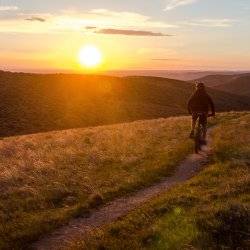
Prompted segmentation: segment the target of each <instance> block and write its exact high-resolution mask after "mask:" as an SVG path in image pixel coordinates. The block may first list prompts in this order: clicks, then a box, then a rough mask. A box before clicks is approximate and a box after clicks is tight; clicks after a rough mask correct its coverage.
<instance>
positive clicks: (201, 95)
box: [188, 82, 215, 144]
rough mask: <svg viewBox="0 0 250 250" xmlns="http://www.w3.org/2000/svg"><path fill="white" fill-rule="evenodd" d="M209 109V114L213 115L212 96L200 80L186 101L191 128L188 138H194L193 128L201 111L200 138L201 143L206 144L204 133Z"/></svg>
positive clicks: (205, 132)
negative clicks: (190, 117) (201, 139)
mask: <svg viewBox="0 0 250 250" xmlns="http://www.w3.org/2000/svg"><path fill="white" fill-rule="evenodd" d="M209 111H211V112H212V113H211V116H215V108H214V103H213V100H212V98H211V97H210V96H209V95H208V93H207V92H206V88H205V85H204V84H203V83H201V82H199V83H197V84H196V91H195V92H194V94H193V95H192V96H191V97H190V99H189V101H188V112H189V114H191V115H192V128H191V133H190V138H194V130H195V126H196V122H197V119H198V117H199V114H200V113H202V114H203V116H202V120H201V123H202V138H203V143H204V144H206V134H207V117H208V116H210V115H208V113H209Z"/></svg>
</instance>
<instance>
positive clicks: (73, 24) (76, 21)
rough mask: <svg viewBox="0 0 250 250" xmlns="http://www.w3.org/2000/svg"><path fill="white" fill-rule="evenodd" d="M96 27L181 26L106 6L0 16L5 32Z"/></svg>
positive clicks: (78, 29)
mask: <svg viewBox="0 0 250 250" xmlns="http://www.w3.org/2000/svg"><path fill="white" fill-rule="evenodd" d="M41 17H42V18H41ZM27 21H34V24H33V25H32V26H31V25H30V22H27ZM45 21H46V24H45ZM94 27H99V28H100V29H103V31H105V30H107V29H114V30H115V29H116V27H119V29H121V30H123V29H124V30H131V31H134V30H135V31H137V30H138V31H141V30H154V29H157V30H158V29H165V28H177V27H178V26H177V25H174V24H170V23H167V22H164V21H158V20H154V19H153V18H152V17H149V16H147V15H142V14H140V13H136V12H124V11H120V12H119V11H111V10H107V9H93V10H90V11H87V12H79V11H72V10H71V11H60V12H58V13H54V14H51V13H25V12H24V13H18V14H16V13H15V15H14V14H8V16H3V15H1V17H0V32H4V33H32V34H33V33H34V34H37V33H38V34H39V33H71V32H79V33H82V32H83V30H91V29H93V30H94ZM111 31H112V30H111ZM111 31H109V32H111ZM106 32H107V31H106ZM120 32H122V31H120ZM154 33H155V34H154ZM131 35H132V34H131ZM134 35H135V34H134ZM138 35H155V36H156V35H158V36H163V35H164V34H159V33H157V32H152V33H150V34H146V33H144V34H143V33H140V34H138Z"/></svg>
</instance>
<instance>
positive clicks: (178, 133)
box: [0, 117, 191, 248]
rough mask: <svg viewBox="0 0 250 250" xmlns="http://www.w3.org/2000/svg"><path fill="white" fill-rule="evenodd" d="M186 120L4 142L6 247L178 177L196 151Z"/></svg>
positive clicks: (1, 182)
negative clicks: (183, 162) (181, 166)
mask: <svg viewBox="0 0 250 250" xmlns="http://www.w3.org/2000/svg"><path fill="white" fill-rule="evenodd" d="M188 131H189V119H188V118H186V117H180V118H168V119H158V120H152V121H138V122H134V123H127V124H126V123H125V124H120V125H113V126H103V127H93V128H86V129H73V130H65V131H60V132H50V133H43V134H35V135H29V136H21V137H12V138H6V139H4V140H2V141H1V142H0V168H1V171H0V189H1V195H0V208H1V210H0V242H1V243H0V248H1V247H16V248H20V247H21V246H25V244H26V243H28V242H29V241H31V240H34V239H36V238H37V237H38V236H39V235H41V234H43V233H45V232H48V231H50V230H52V229H54V228H55V227H57V226H59V225H62V224H64V223H65V222H67V221H68V220H69V219H70V218H72V217H75V216H81V215H82V213H84V212H86V209H88V208H89V207H93V206H96V205H99V203H100V202H101V200H100V199H99V202H97V203H96V197H101V198H102V199H103V202H106V201H108V200H110V199H113V198H114V197H117V196H121V195H124V194H127V193H128V192H131V191H133V190H135V189H138V188H140V187H142V186H145V185H149V184H150V183H152V182H154V181H157V180H159V179H160V178H162V177H163V176H166V175H170V174H171V173H172V172H173V170H174V168H175V167H176V165H177V164H178V162H179V161H180V160H181V159H183V158H184V156H185V155H186V154H188V152H190V149H191V142H190V141H189V140H186V138H187V136H188Z"/></svg>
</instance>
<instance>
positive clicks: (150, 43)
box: [0, 0, 250, 72]
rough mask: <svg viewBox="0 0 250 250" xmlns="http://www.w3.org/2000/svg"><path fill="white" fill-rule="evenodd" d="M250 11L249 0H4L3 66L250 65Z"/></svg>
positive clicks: (0, 18) (0, 16) (0, 21)
mask: <svg viewBox="0 0 250 250" xmlns="http://www.w3.org/2000/svg"><path fill="white" fill-rule="evenodd" d="M114 3H115V4H114ZM249 9H250V3H249V1H246V0H237V1H235V0H221V1H218V0H202V1H201V0H185V1H183V0H166V1H164V0H155V1H149V2H148V3H147V5H146V6H145V4H144V1H143V0H137V1H129V2H126V1H125V2H124V1H108V2H105V3H104V1H100V0H93V1H91V2H89V1H76V0H72V1H53V2H51V1H48V0H44V1H43V5H42V6H41V5H39V4H36V1H30V0H22V1H10V0H4V1H2V2H1V3H0V40H1V47H0V53H1V57H0V68H1V69H5V70H17V71H19V70H24V71H39V72H42V71H46V70H47V71H69V72H70V71H72V72H75V71H80V72H82V71H84V70H90V69H91V70H93V69H95V70H103V69H104V70H128V69H129V70H133V69H135V70H138V69H141V70H148V69H150V70H182V69H187V70H214V69H216V70H237V69H239V70H248V69H249V68H250V60H249V59H250V50H249V43H250V32H249V30H250V15H249ZM87 44H89V45H87ZM85 46H90V47H91V48H87V49H86V50H84V47H85ZM79 51H80V52H79ZM103 55H105V60H104V58H103V57H104V56H103Z"/></svg>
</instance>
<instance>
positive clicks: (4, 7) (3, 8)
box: [0, 5, 19, 11]
mask: <svg viewBox="0 0 250 250" xmlns="http://www.w3.org/2000/svg"><path fill="white" fill-rule="evenodd" d="M18 9H19V8H18V7H17V6H1V5H0V11H15V10H18Z"/></svg>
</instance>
